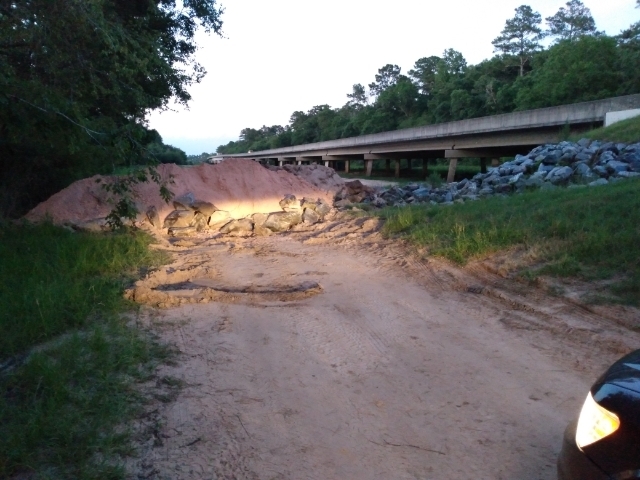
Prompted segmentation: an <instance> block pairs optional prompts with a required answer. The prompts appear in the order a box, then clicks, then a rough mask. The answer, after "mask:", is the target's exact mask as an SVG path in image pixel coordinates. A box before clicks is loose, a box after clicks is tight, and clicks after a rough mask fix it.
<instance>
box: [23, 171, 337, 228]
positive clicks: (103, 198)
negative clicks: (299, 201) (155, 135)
mask: <svg viewBox="0 0 640 480" xmlns="http://www.w3.org/2000/svg"><path fill="white" fill-rule="evenodd" d="M158 172H159V173H160V176H161V178H162V179H163V180H169V179H172V183H171V184H170V185H169V189H170V190H171V191H172V192H173V194H174V195H175V196H176V197H179V196H180V195H183V194H185V193H188V192H191V193H193V195H194V197H195V198H197V199H198V200H203V201H205V202H211V203H213V204H214V205H215V206H216V207H218V208H219V209H220V210H223V211H226V212H229V214H230V216H231V217H232V218H243V217H246V216H247V215H251V214H253V213H269V212H278V211H281V210H282V209H281V207H280V205H279V203H278V202H279V201H280V200H282V198H283V197H284V196H285V195H287V194H292V195H295V196H296V197H297V198H303V197H309V198H321V199H323V200H325V201H327V202H328V203H330V204H331V203H332V202H333V193H332V192H331V191H330V190H329V189H326V188H322V185H320V188H318V187H316V186H314V185H312V184H311V183H309V182H307V181H306V180H304V179H303V178H300V177H299V176H296V175H294V174H292V173H289V172H287V171H286V170H278V171H272V170H268V169H266V168H264V167H263V166H261V165H260V164H259V163H256V162H254V161H253V160H244V159H236V160H233V161H229V162H223V163H221V164H218V165H208V164H202V165H199V166H197V167H187V168H185V167H179V166H177V165H175V164H165V165H160V166H159V167H158ZM99 180H100V181H101V182H100V183H98V181H99ZM110 181H113V177H102V176H100V175H96V176H93V177H91V178H85V179H83V180H79V181H77V182H75V183H73V184H71V185H70V186H69V187H67V188H65V189H64V190H62V191H60V192H58V193H56V194H55V195H53V196H52V197H51V198H49V199H48V200H46V201H44V202H42V203H41V204H39V205H38V206H36V207H35V208H34V209H33V210H31V211H30V212H29V213H28V214H27V215H26V216H25V219H27V220H29V221H34V222H37V221H42V220H44V219H45V218H47V217H49V218H50V219H51V220H52V221H53V223H55V224H59V225H61V224H81V223H83V222H87V221H91V220H94V219H98V218H104V217H106V216H107V215H108V214H109V212H110V211H111V210H112V208H113V205H114V199H113V197H112V196H111V195H110V194H109V193H108V192H107V191H106V190H105V189H104V188H103V186H102V185H103V182H110ZM134 194H135V201H136V204H137V207H138V210H139V211H140V212H141V215H140V220H141V219H142V218H143V215H144V212H145V211H146V209H147V208H149V207H151V206H155V208H156V210H157V212H158V214H159V216H160V218H161V219H164V218H165V216H166V215H167V214H169V212H171V211H172V210H173V206H172V205H171V204H167V203H165V202H164V200H162V198H161V197H160V192H159V188H158V185H156V184H155V183H153V182H149V183H143V184H139V185H137V186H136V187H135V189H134Z"/></svg>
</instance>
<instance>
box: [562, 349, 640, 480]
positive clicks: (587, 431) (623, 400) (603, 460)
mask: <svg viewBox="0 0 640 480" xmlns="http://www.w3.org/2000/svg"><path fill="white" fill-rule="evenodd" d="M558 479H559V480H628V479H640V350H636V351H635V352H633V353H630V354H629V355H626V356H625V357H623V358H621V359H620V360H618V361H617V362H616V363H614V364H613V365H612V366H611V367H610V368H609V370H607V371H606V372H605V373H604V374H603V375H602V376H601V377H600V378H599V379H598V380H597V381H596V383H595V384H594V385H593V387H591V391H590V392H589V395H587V399H586V400H585V402H584V406H583V407H582V411H581V412H580V416H579V417H578V419H577V420H575V421H573V422H572V423H570V424H569V426H568V427H567V430H566V431H565V434H564V442H563V444H562V451H561V452H560V456H559V458H558Z"/></svg>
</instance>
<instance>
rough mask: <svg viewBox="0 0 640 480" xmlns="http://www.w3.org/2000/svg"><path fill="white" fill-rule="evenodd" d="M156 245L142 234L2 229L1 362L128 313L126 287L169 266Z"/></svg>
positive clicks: (52, 229) (51, 228)
mask: <svg viewBox="0 0 640 480" xmlns="http://www.w3.org/2000/svg"><path fill="white" fill-rule="evenodd" d="M148 243H149V239H148V237H146V236H144V235H142V234H140V233H129V234H122V233H120V234H106V235H98V234H90V233H73V232H69V231H67V230H65V229H63V228H58V227H54V226H52V225H40V226H21V227H16V226H8V225H4V226H0V305H2V308H1V309H0V331H2V335H0V360H1V359H2V358H5V357H7V356H10V355H15V354H18V353H20V352H23V351H24V350H25V349H27V348H28V347H30V346H31V345H34V344H37V343H41V342H44V341H46V340H48V339H50V338H52V337H53V336H55V335H58V334H60V333H63V332H66V331H67V330H69V329H73V328H80V327H82V326H84V325H86V324H87V322H88V321H89V320H90V319H91V317H92V316H100V315H104V314H106V313H113V312H116V311H118V310H121V309H122V308H123V307H125V302H123V300H122V298H121V293H122V290H123V288H124V286H125V285H126V284H127V283H128V282H130V281H131V278H133V276H135V275H137V274H138V271H139V270H140V269H141V268H143V269H144V268H149V267H151V266H153V265H158V264H159V263H160V262H161V261H162V259H161V257H160V256H159V255H158V254H157V253H152V252H151V251H150V250H149V249H148V248H147V245H148Z"/></svg>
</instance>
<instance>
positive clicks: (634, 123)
mask: <svg viewBox="0 0 640 480" xmlns="http://www.w3.org/2000/svg"><path fill="white" fill-rule="evenodd" d="M580 138H589V139H591V140H605V141H608V142H620V143H635V142H638V141H640V116H639V117H634V118H628V119H627V120H622V121H620V122H617V123H614V124H613V125H610V126H608V127H602V128H596V129H594V130H591V131H589V132H586V133H583V134H581V135H574V136H572V137H571V140H573V141H577V140H579V139H580Z"/></svg>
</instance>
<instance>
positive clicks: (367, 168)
mask: <svg viewBox="0 0 640 480" xmlns="http://www.w3.org/2000/svg"><path fill="white" fill-rule="evenodd" d="M364 166H365V176H367V177H370V176H371V170H373V160H365V161H364Z"/></svg>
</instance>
